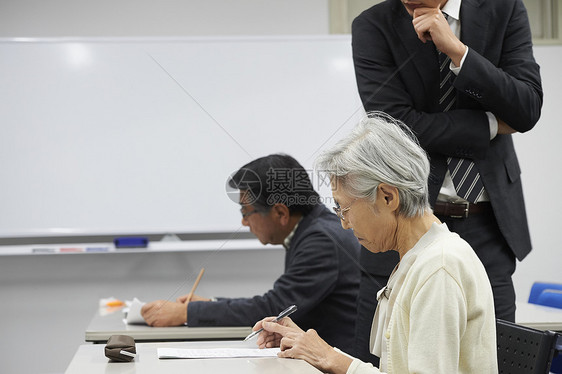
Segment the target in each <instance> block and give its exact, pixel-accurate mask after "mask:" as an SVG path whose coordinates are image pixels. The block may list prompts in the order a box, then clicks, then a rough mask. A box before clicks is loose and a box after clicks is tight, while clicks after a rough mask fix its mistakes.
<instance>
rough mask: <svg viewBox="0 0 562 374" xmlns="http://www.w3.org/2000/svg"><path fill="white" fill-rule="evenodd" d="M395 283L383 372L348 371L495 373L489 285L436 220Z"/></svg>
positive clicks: (358, 364) (354, 367) (355, 365)
mask: <svg viewBox="0 0 562 374" xmlns="http://www.w3.org/2000/svg"><path fill="white" fill-rule="evenodd" d="M393 278H395V279H394V285H393V288H392V289H391V291H390V294H389V301H388V303H386V305H387V306H388V307H389V310H387V313H386V321H385V322H384V323H383V326H385V329H383V331H380V332H379V334H381V339H382V345H383V349H382V350H383V354H382V356H381V370H379V369H378V368H375V367H373V366H372V365H371V364H368V363H364V362H362V361H360V360H358V359H354V360H353V362H352V363H351V365H350V366H349V368H348V370H347V373H348V374H367V373H369V374H371V373H383V372H385V373H389V374H394V373H396V374H403V373H419V374H421V373H432V374H435V373H443V374H454V373H475V374H476V373H478V374H487V373H494V374H496V373H497V372H498V368H497V353H496V322H495V321H496V320H495V315H494V300H493V296H492V288H491V286H490V282H489V280H488V277H487V275H486V271H485V270H484V266H483V265H482V263H481V262H480V260H479V259H478V257H477V256H476V254H475V253H474V251H473V250H472V248H471V247H470V246H469V245H468V243H466V242H465V241H464V240H462V239H461V238H460V237H459V236H458V235H457V234H455V233H451V232H450V231H449V230H448V228H447V226H446V225H445V224H440V225H439V224H436V223H435V224H433V225H432V227H431V228H430V230H429V231H428V232H427V233H426V234H425V235H424V236H423V237H422V238H421V239H420V240H419V241H418V243H416V245H415V246H414V247H413V248H412V249H411V250H410V251H408V252H407V253H406V255H404V257H403V258H402V260H401V261H400V265H399V267H398V269H397V270H396V271H395V272H394V273H393V275H392V276H391V280H389V284H391V283H393V282H392V279H393ZM383 304H384V303H383ZM383 314H384V313H383ZM377 323H378V322H377V321H374V322H373V325H374V326H375V325H376V324H377ZM374 340H375V337H374V336H371V346H373V342H374Z"/></svg>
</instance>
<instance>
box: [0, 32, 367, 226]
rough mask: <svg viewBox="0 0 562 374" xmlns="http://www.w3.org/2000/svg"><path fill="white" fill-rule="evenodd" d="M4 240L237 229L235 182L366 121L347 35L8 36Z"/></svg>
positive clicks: (3, 68)
mask: <svg viewBox="0 0 562 374" xmlns="http://www.w3.org/2000/svg"><path fill="white" fill-rule="evenodd" d="M0 82H2V84H1V85H0V118H1V122H2V123H1V125H0V166H1V169H2V183H1V185H0V237H11V236H46V235H47V236H48V235H60V234H63V235H64V234H111V233H159V232H162V233H167V232H176V233H177V232H213V231H231V230H239V229H240V227H241V225H240V215H239V212H238V206H237V205H236V204H235V203H233V202H232V201H231V200H230V199H229V198H228V196H227V194H226V191H225V182H226V180H227V177H228V176H229V175H230V174H231V173H232V172H233V171H235V170H237V169H238V168H239V167H240V166H242V165H243V164H245V163H247V162H249V161H251V160H252V159H254V158H257V157H260V156H264V155H266V154H269V153H273V152H285V153H288V154H291V155H293V156H294V157H295V158H297V159H298V160H299V161H300V162H301V163H303V165H304V166H305V167H307V168H310V167H311V166H312V163H313V160H314V158H315V156H316V155H317V152H318V151H319V150H320V149H322V148H323V147H325V146H326V145H329V144H332V143H333V142H334V141H335V140H337V139H339V138H341V136H342V135H343V133H345V132H347V131H348V130H349V129H350V128H351V127H352V126H353V125H354V124H355V123H356V121H357V120H358V118H360V117H361V115H362V113H363V109H362V106H361V104H360V100H359V97H358V94H357V88H356V83H355V77H354V73H353V63H352V57H351V40H350V36H349V35H347V36H329V37H283V38H279V37H277V38H275V37H270V38H197V39H193V38H181V39H177V38H176V39H170V38H166V39H161V38H144V39H136V38H135V39H122V38H115V39H56V40H52V39H50V40H47V39H33V40H23V39H20V40H6V39H4V40H0Z"/></svg>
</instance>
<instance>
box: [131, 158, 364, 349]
mask: <svg viewBox="0 0 562 374" xmlns="http://www.w3.org/2000/svg"><path fill="white" fill-rule="evenodd" d="M229 184H230V186H231V187H232V188H235V189H239V190H240V205H241V206H242V208H241V209H240V211H241V213H242V224H243V225H245V226H249V227H250V231H251V232H252V233H253V234H254V235H256V236H257V237H258V239H259V240H260V242H261V243H262V244H283V246H284V247H285V249H286V254H285V272H284V273H283V274H282V275H281V276H280V277H279V278H278V279H277V280H276V281H275V283H274V284H273V288H272V289H271V290H269V291H268V292H266V293H265V294H264V295H261V296H254V297H252V298H235V299H228V298H223V299H218V300H216V301H191V302H189V303H184V302H185V300H186V297H179V298H178V299H177V300H176V302H170V301H163V300H158V301H154V302H151V303H148V304H146V305H145V306H144V307H143V308H142V315H143V317H144V319H145V320H146V321H147V323H148V324H149V325H151V326H174V325H182V324H184V323H187V324H188V325H189V326H253V325H254V324H255V323H256V322H257V321H259V320H260V319H262V318H264V317H266V316H269V315H273V314H278V313H279V312H280V311H281V310H283V309H285V308H286V307H288V306H289V305H292V304H295V305H297V307H298V310H297V311H296V312H295V313H294V314H293V315H292V317H293V320H295V321H297V323H299V325H300V326H303V327H304V328H305V329H308V328H313V329H316V330H317V331H318V332H319V333H320V334H322V336H324V337H325V338H326V340H327V341H328V342H330V344H332V345H334V346H337V347H338V348H340V349H342V350H347V351H350V350H351V349H352V345H353V332H354V324H355V318H356V298H357V291H358V287H359V267H358V265H357V263H358V257H359V248H360V246H359V244H358V243H357V240H356V239H355V237H354V236H353V233H351V232H347V231H345V230H343V229H342V227H341V224H340V221H339V218H338V217H337V216H336V215H335V214H333V213H331V212H330V211H329V210H328V209H327V208H326V207H325V206H324V205H323V204H322V202H321V201H320V200H321V199H320V196H319V195H318V193H317V192H316V191H315V190H314V188H313V186H312V183H311V181H310V178H309V176H308V174H307V172H306V170H304V168H303V167H302V166H301V165H300V164H299V163H298V162H297V161H296V160H295V159H294V158H292V157H290V156H287V155H279V154H276V155H270V156H266V157H262V158H259V159H257V160H254V161H252V162H250V163H249V164H247V165H245V166H243V167H242V168H240V170H238V171H237V172H236V173H235V174H234V175H233V176H232V177H231V180H230V181H229ZM198 299H201V298H198ZM186 304H187V305H186Z"/></svg>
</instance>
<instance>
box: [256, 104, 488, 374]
mask: <svg viewBox="0 0 562 374" xmlns="http://www.w3.org/2000/svg"><path fill="white" fill-rule="evenodd" d="M317 169H319V170H322V171H323V172H326V173H328V176H329V177H330V182H331V186H332V194H333V197H334V201H335V204H336V207H334V210H335V212H336V213H337V215H338V216H339V217H340V219H341V224H342V226H343V227H344V228H346V229H352V230H353V232H354V234H355V236H356V237H357V239H358V240H359V242H360V243H361V244H362V245H363V246H365V247H366V248H367V249H368V250H369V251H371V252H385V251H391V250H392V251H397V252H398V253H399V255H400V262H399V264H398V265H397V266H396V268H395V269H394V271H393V273H392V275H391V276H390V279H389V281H388V284H387V285H386V287H385V288H383V289H382V290H381V291H380V292H379V294H378V295H373V297H377V298H378V301H379V302H378V306H377V309H376V312H375V316H374V319H373V324H372V329H371V339H370V343H371V351H372V353H373V354H375V355H377V356H379V357H380V358H381V360H380V369H379V368H376V367H373V366H372V365H371V364H369V363H364V362H362V361H360V360H358V359H355V358H353V357H351V356H349V355H347V354H345V353H344V352H342V351H340V350H338V349H337V348H335V347H331V346H329V345H328V344H327V343H326V342H325V341H324V340H322V339H321V338H320V337H319V336H318V334H317V333H316V332H315V331H314V330H308V331H306V332H305V331H303V330H301V329H300V328H299V327H298V326H297V325H296V324H295V323H294V322H292V321H291V319H290V318H284V319H282V320H281V321H279V323H275V322H272V319H273V318H265V319H264V320H262V321H260V322H258V323H257V324H256V325H255V326H254V329H255V330H257V329H259V328H261V327H263V328H264V331H263V332H262V333H261V334H260V336H259V337H258V342H257V343H258V345H259V346H260V347H261V348H264V347H277V346H279V347H280V348H281V352H280V353H279V357H289V358H298V359H304V360H306V361H308V362H309V363H311V364H312V365H314V366H315V367H317V368H318V369H320V370H322V371H324V372H329V373H381V372H386V373H447V374H451V373H478V374H482V373H497V372H498V368H497V353H496V332H495V331H496V330H495V316H494V301H493V296H492V289H491V286H490V282H489V280H488V277H487V275H486V271H485V270H484V267H483V265H482V263H481V262H480V260H479V259H478V257H477V256H476V254H475V253H474V251H473V250H472V248H471V247H470V246H469V245H468V243H466V242H465V241H464V240H463V239H461V238H460V237H459V236H458V235H457V234H455V233H452V232H450V231H449V230H448V228H447V226H446V225H445V224H443V223H441V222H440V221H439V220H438V218H437V217H436V216H435V215H433V212H432V210H431V208H430V206H429V203H428V187H427V179H428V176H429V172H430V170H429V162H428V159H427V155H426V153H425V152H424V150H423V149H422V148H421V147H420V146H419V144H418V142H417V140H416V138H415V136H414V135H413V134H412V133H411V131H410V130H409V129H408V128H407V127H406V126H405V125H404V124H402V123H401V122H399V121H396V120H394V119H393V118H391V117H390V116H388V115H385V114H383V113H371V114H369V116H368V117H366V118H365V119H363V120H362V121H361V122H360V123H359V124H358V125H357V126H356V128H355V129H354V130H353V131H352V132H351V134H349V135H348V136H347V137H346V138H344V139H342V140H341V141H340V142H339V143H337V145H336V146H335V147H333V148H332V149H330V150H328V151H326V152H324V153H323V154H322V155H321V156H320V157H319V159H318V160H317Z"/></svg>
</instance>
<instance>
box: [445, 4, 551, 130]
mask: <svg viewBox="0 0 562 374" xmlns="http://www.w3.org/2000/svg"><path fill="white" fill-rule="evenodd" d="M511 12H512V13H511V17H510V18H509V21H508V23H507V25H506V26H505V34H504V37H503V39H502V40H498V41H497V43H501V45H502V48H501V53H500V54H499V56H497V57H496V56H494V59H497V60H498V63H497V66H495V65H494V64H493V63H492V62H491V61H490V60H488V59H486V58H485V57H483V56H482V55H480V54H478V53H477V52H476V51H474V50H472V49H469V52H468V55H467V57H466V60H465V62H464V64H463V67H462V69H461V72H460V74H459V76H458V77H457V79H456V80H455V83H454V85H455V87H456V88H457V89H458V90H460V91H462V92H465V93H466V94H468V95H469V96H472V97H473V98H474V99H475V100H477V101H478V102H479V103H480V104H481V105H482V107H483V108H488V110H489V111H491V112H492V113H494V114H495V115H496V116H497V117H498V118H500V119H502V120H504V121H505V122H506V123H507V124H508V125H510V126H511V127H512V128H513V129H515V130H517V131H518V132H525V131H528V130H530V129H532V128H533V127H534V125H535V124H536V123H537V121H538V120H539V117H540V114H541V107H542V99H543V94H542V87H541V78H540V72H539V66H538V64H537V63H536V62H535V59H534V57H533V44H532V38H531V31H530V26H529V20H528V18H527V12H526V10H525V7H524V5H523V3H522V2H521V1H519V0H518V1H515V3H514V8H513V9H512V10H511ZM488 32H489V33H494V32H496V33H499V30H494V29H492V30H489V31H488Z"/></svg>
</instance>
